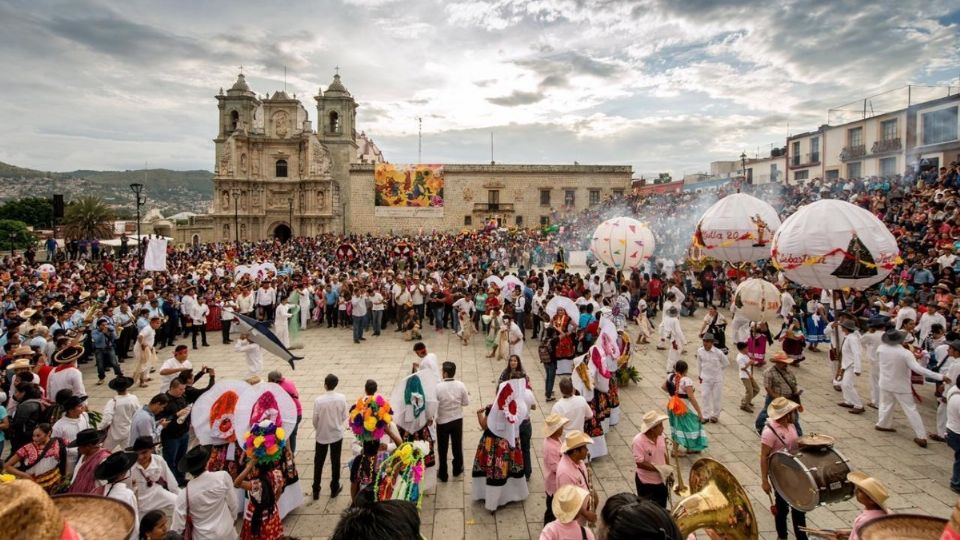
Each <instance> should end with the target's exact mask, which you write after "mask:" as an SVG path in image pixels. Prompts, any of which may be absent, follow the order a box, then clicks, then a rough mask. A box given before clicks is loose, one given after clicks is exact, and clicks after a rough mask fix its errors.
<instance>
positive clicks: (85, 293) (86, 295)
mask: <svg viewBox="0 0 960 540" xmlns="http://www.w3.org/2000/svg"><path fill="white" fill-rule="evenodd" d="M87 298H90V291H83V292H81V293H80V300H86V299H87Z"/></svg>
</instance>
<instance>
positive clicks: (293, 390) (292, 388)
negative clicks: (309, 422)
mask: <svg viewBox="0 0 960 540" xmlns="http://www.w3.org/2000/svg"><path fill="white" fill-rule="evenodd" d="M279 384H280V388H283V389H284V390H286V392H287V393H288V394H290V397H292V398H293V402H294V403H296V404H297V418H301V417H303V405H301V404H300V392H298V391H297V385H295V384H293V381H291V380H290V379H288V378H286V377H284V378H283V379H282V380H281V381H280V383H279Z"/></svg>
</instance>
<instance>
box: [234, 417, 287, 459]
mask: <svg viewBox="0 0 960 540" xmlns="http://www.w3.org/2000/svg"><path fill="white" fill-rule="evenodd" d="M243 439H244V441H243V449H244V451H246V453H247V457H248V458H250V459H253V460H255V461H256V462H257V465H266V464H269V463H274V462H276V461H278V460H280V458H281V457H283V449H284V448H286V446H287V434H286V432H285V431H284V430H283V427H279V426H277V425H276V424H274V423H273V422H271V421H270V420H263V421H261V422H260V423H259V424H256V425H254V426H253V427H252V428H251V429H250V431H248V432H247V433H246V434H245V435H244V437H243Z"/></svg>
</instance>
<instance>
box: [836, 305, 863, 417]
mask: <svg viewBox="0 0 960 540" xmlns="http://www.w3.org/2000/svg"><path fill="white" fill-rule="evenodd" d="M840 332H841V333H842V334H843V346H842V348H841V353H840V356H841V361H840V388H841V390H842V391H843V401H841V402H840V403H838V404H837V405H840V406H841V407H846V408H848V409H850V410H849V411H848V412H849V413H850V414H863V401H861V400H860V394H858V393H857V386H856V381H857V377H859V376H860V373H861V371H862V368H861V365H860V355H861V354H862V350H863V348H862V346H861V345H860V335H859V334H857V325H856V324H855V323H854V322H853V321H851V320H849V319H847V320H844V321H843V322H842V323H840Z"/></svg>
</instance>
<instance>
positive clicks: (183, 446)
mask: <svg viewBox="0 0 960 540" xmlns="http://www.w3.org/2000/svg"><path fill="white" fill-rule="evenodd" d="M174 422H176V420H174ZM189 444H190V433H184V434H183V435H181V436H179V437H177V438H175V439H167V440H165V441H163V460H164V461H166V462H167V465H168V466H169V467H170V470H171V471H173V476H174V478H176V479H177V483H178V484H180V485H181V486H184V485H186V484H187V477H186V476H184V474H183V473H182V472H180V469H178V468H177V464H178V463H180V460H181V459H183V455H184V454H186V453H187V445H189Z"/></svg>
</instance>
